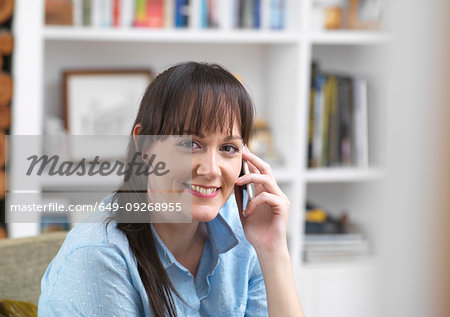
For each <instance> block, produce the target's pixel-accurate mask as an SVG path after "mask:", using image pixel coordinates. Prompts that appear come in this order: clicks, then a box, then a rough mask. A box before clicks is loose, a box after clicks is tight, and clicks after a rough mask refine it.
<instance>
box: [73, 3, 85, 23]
mask: <svg viewBox="0 0 450 317" xmlns="http://www.w3.org/2000/svg"><path fill="white" fill-rule="evenodd" d="M72 14H73V25H74V26H81V25H83V0H73V11H72Z"/></svg>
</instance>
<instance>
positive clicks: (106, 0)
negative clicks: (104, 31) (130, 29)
mask: <svg viewBox="0 0 450 317" xmlns="http://www.w3.org/2000/svg"><path fill="white" fill-rule="evenodd" d="M112 18H113V5H112V2H111V0H102V17H101V19H102V22H101V25H102V26H103V27H105V28H109V27H111V25H112Z"/></svg>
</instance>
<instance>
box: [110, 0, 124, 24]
mask: <svg viewBox="0 0 450 317" xmlns="http://www.w3.org/2000/svg"><path fill="white" fill-rule="evenodd" d="M121 6H122V2H121V0H113V19H112V26H114V27H118V26H120V15H121V11H122V7H121Z"/></svg>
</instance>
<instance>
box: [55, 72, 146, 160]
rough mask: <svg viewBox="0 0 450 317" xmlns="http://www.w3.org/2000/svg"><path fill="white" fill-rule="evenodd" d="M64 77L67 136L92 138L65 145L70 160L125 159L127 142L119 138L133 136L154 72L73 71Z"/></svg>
mask: <svg viewBox="0 0 450 317" xmlns="http://www.w3.org/2000/svg"><path fill="white" fill-rule="evenodd" d="M63 76H64V80H63V85H64V86H63V95H64V123H65V128H66V130H67V132H68V135H69V136H70V135H72V136H73V135H76V136H89V137H73V138H70V142H68V143H70V144H66V147H67V155H68V156H69V158H70V159H73V160H80V159H82V158H93V157H95V156H96V155H101V156H103V157H106V158H108V159H114V158H117V157H123V156H124V155H125V154H124V151H125V150H126V145H127V141H126V140H127V139H126V138H124V137H121V138H119V137H118V136H129V135H130V131H131V129H132V125H133V123H134V120H135V118H136V115H137V111H138V109H139V103H140V100H141V98H142V96H143V94H144V92H145V89H146V88H147V86H148V84H149V83H150V81H151V79H152V73H151V71H150V70H142V69H141V70H70V71H66V72H64V74H63ZM109 143H110V146H108V144H109ZM122 143H123V144H122ZM98 144H101V145H102V146H101V147H99V146H98Z"/></svg>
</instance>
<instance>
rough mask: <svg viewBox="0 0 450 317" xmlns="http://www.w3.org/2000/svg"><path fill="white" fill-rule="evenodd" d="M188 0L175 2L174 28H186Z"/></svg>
mask: <svg viewBox="0 0 450 317" xmlns="http://www.w3.org/2000/svg"><path fill="white" fill-rule="evenodd" d="M188 16H189V0H175V27H176V28H185V27H187V26H188V20H189V18H188Z"/></svg>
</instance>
